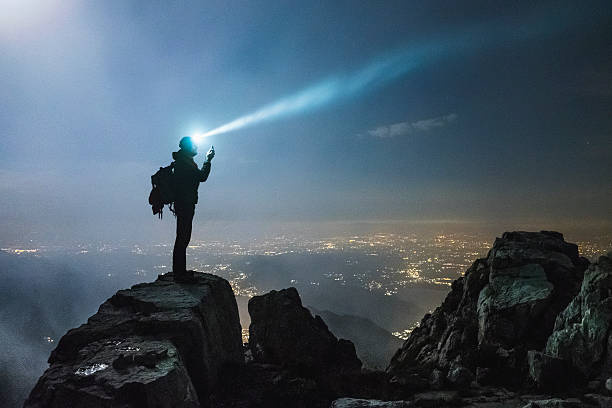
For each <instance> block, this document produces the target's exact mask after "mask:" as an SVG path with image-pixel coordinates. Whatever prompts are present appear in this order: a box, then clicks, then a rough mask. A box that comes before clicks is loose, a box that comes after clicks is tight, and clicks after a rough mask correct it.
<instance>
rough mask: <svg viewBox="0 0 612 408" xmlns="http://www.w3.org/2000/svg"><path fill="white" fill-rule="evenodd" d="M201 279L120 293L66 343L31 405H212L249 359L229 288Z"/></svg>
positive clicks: (163, 279)
mask: <svg viewBox="0 0 612 408" xmlns="http://www.w3.org/2000/svg"><path fill="white" fill-rule="evenodd" d="M196 277H197V282H196V283H194V284H176V283H174V282H173V279H172V275H171V274H167V275H160V277H159V278H158V279H157V280H156V281H155V282H152V283H143V284H139V285H135V286H133V287H132V288H131V289H127V290H120V291H118V292H117V293H116V294H115V295H114V296H113V297H111V298H110V299H109V300H108V301H106V302H105V303H103V304H102V305H101V306H100V309H99V310H98V313H96V314H95V315H93V316H92V317H91V318H90V319H89V320H88V322H87V323H86V324H84V325H82V326H80V327H79V328H76V329H72V330H70V331H68V333H67V334H66V335H65V336H64V337H62V339H61V340H60V342H59V344H58V345H57V348H56V349H55V350H54V351H53V352H52V353H51V357H50V358H49V363H50V365H51V366H50V367H49V369H48V370H47V371H46V372H45V373H44V374H43V376H42V377H41V378H40V380H39V381H38V383H37V384H36V386H35V387H34V389H33V390H32V392H31V394H30V396H29V398H28V399H27V400H26V402H25V405H24V406H25V407H68V406H70V407H109V406H125V407H129V406H156V407H199V406H206V405H207V403H208V395H209V393H210V391H211V389H212V388H213V387H214V386H215V385H216V383H217V380H218V372H219V370H220V368H221V367H223V366H226V365H228V364H230V365H240V364H242V363H243V361H244V360H243V353H242V343H241V335H240V323H239V320H238V309H237V307H236V301H235V299H234V295H233V293H232V290H231V287H230V285H229V283H228V282H227V281H226V280H224V279H222V278H220V277H218V276H214V275H210V274H204V273H197V274H196Z"/></svg>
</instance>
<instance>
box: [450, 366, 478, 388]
mask: <svg viewBox="0 0 612 408" xmlns="http://www.w3.org/2000/svg"><path fill="white" fill-rule="evenodd" d="M447 379H448V382H449V383H450V384H451V385H452V386H453V387H455V388H468V387H469V386H470V384H471V383H472V381H473V380H474V374H472V372H471V371H470V370H468V369H467V368H465V367H455V368H451V369H450V370H449V372H448V376H447Z"/></svg>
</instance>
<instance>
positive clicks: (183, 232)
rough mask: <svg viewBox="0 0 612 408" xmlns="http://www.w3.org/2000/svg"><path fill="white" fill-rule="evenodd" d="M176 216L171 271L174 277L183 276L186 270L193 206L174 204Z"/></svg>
mask: <svg viewBox="0 0 612 408" xmlns="http://www.w3.org/2000/svg"><path fill="white" fill-rule="evenodd" d="M174 211H175V214H176V241H174V251H173V252H172V271H173V272H174V274H175V275H180V274H184V273H185V272H186V270H187V246H189V241H190V240H191V223H192V221H193V214H194V212H195V204H185V203H178V202H177V203H174Z"/></svg>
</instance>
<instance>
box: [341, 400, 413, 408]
mask: <svg viewBox="0 0 612 408" xmlns="http://www.w3.org/2000/svg"><path fill="white" fill-rule="evenodd" d="M407 407H410V404H409V403H408V402H407V401H380V400H366V399H357V398H339V399H337V400H335V401H334V402H332V404H331V407H330V408H407Z"/></svg>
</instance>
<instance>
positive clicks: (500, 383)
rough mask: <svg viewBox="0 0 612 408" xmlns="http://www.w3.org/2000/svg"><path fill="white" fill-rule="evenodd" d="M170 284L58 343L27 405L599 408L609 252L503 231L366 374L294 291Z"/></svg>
mask: <svg viewBox="0 0 612 408" xmlns="http://www.w3.org/2000/svg"><path fill="white" fill-rule="evenodd" d="M195 276H196V282H195V283H190V284H181V283H175V282H174V280H173V277H172V274H166V275H161V276H160V277H159V278H158V279H157V280H156V281H155V282H152V283H145V284H140V285H136V286H134V287H132V288H131V289H128V290H121V291H119V292H117V294H115V295H114V296H113V297H111V298H110V299H109V300H108V301H106V302H105V303H104V304H102V305H101V306H100V309H99V311H98V313H96V314H95V315H94V316H92V317H91V318H90V319H89V320H88V322H87V323H86V324H84V325H82V326H81V327H79V328H76V329H73V330H70V331H69V332H68V333H67V334H66V335H65V336H64V337H62V339H61V340H60V342H59V344H58V345H57V348H56V349H55V350H54V351H53V352H52V354H51V357H50V358H49V363H50V367H49V369H48V370H47V371H46V372H45V373H44V374H43V376H42V377H41V378H40V380H39V381H38V383H37V384H36V386H35V387H34V389H33V390H32V392H31V394H30V397H29V398H28V400H27V401H26V403H25V407H123V408H127V407H168V408H169V407H218V408H248V407H304V408H306V407H308V408H311V407H321V408H328V407H337V408H340V407H343V408H352V407H440V408H444V407H457V406H464V407H472V408H502V407H516V408H530V407H531V408H536V407H600V408H602V407H612V341H611V340H612V331H611V328H612V253H610V254H608V255H607V256H601V257H599V259H598V260H596V261H595V262H594V263H592V264H591V263H589V261H588V260H586V259H585V258H582V257H580V255H579V254H578V248H577V246H576V245H574V244H571V243H568V242H565V240H564V238H563V235H561V234H559V233H557V232H551V231H541V232H522V231H518V232H506V233H504V234H503V235H502V237H501V238H498V239H496V240H495V242H494V244H493V247H492V248H491V249H490V251H489V253H488V255H487V256H486V257H485V258H482V259H477V260H476V261H475V262H474V263H473V265H472V266H471V267H470V268H469V269H468V270H467V271H466V272H465V274H464V275H463V276H462V277H460V278H459V279H457V280H456V281H455V282H453V284H452V286H451V290H450V293H449V294H448V296H447V297H446V299H445V300H444V301H443V303H442V304H441V305H440V306H439V307H438V308H437V309H436V310H435V311H434V312H433V313H431V314H427V315H425V316H424V317H423V319H422V321H421V324H420V325H419V327H417V328H416V329H415V330H414V331H413V332H412V333H411V335H410V337H409V338H408V339H407V340H406V341H405V342H404V343H403V345H402V346H401V348H400V349H399V350H397V352H396V353H395V355H394V356H393V358H392V359H391V361H390V362H389V365H388V368H387V369H386V370H385V371H376V370H368V369H364V368H363V367H362V365H361V361H360V360H359V359H358V358H357V355H356V353H355V347H354V345H353V344H352V343H351V342H350V341H348V340H344V339H338V338H337V337H336V336H335V335H334V333H332V332H331V331H330V330H329V327H328V326H327V324H326V323H325V321H324V320H323V319H322V318H321V317H320V316H316V315H313V314H311V313H310V311H309V310H308V309H306V308H305V307H304V306H303V305H302V302H301V299H300V296H299V294H298V292H297V290H296V289H295V288H288V289H283V290H279V291H271V292H269V293H267V294H264V295H261V296H256V297H254V298H252V299H251V300H250V302H249V314H250V315H251V326H250V330H249V332H250V339H249V344H247V345H245V347H243V345H242V343H241V332H240V324H239V320H238V310H237V307H236V301H235V298H234V295H233V293H232V290H231V287H230V285H229V283H228V282H227V281H226V280H224V279H222V278H220V277H217V276H214V275H209V274H203V273H196V275H195Z"/></svg>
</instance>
